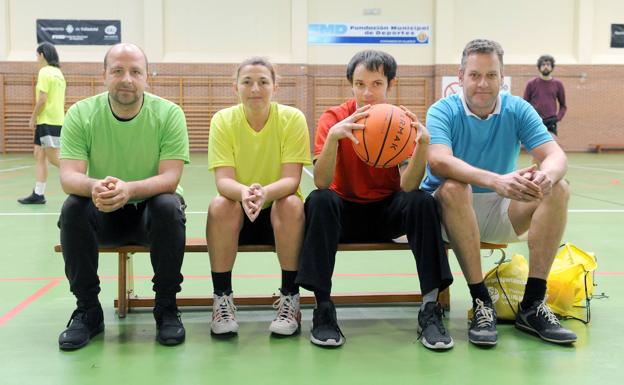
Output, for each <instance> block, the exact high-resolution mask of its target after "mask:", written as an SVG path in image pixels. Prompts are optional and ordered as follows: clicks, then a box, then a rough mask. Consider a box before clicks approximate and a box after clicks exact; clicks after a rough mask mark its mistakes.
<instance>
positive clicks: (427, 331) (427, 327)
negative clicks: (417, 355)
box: [418, 302, 453, 350]
mask: <svg viewBox="0 0 624 385" xmlns="http://www.w3.org/2000/svg"><path fill="white" fill-rule="evenodd" d="M443 315H444V311H443V310H442V308H441V307H440V304H439V303H436V302H427V303H426V304H425V305H424V306H421V307H420V311H419V312H418V338H419V339H420V342H422V344H423V345H425V347H427V348H429V349H433V350H447V349H450V348H452V347H453V339H452V338H451V336H450V335H449V333H448V332H447V331H446V329H445V328H444V324H443V323H442V316H443Z"/></svg>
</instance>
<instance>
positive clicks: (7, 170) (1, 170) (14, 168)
mask: <svg viewBox="0 0 624 385" xmlns="http://www.w3.org/2000/svg"><path fill="white" fill-rule="evenodd" d="M31 167H32V165H30V166H18V167H12V168H3V169H0V172H11V171H17V170H22V169H25V168H31Z"/></svg>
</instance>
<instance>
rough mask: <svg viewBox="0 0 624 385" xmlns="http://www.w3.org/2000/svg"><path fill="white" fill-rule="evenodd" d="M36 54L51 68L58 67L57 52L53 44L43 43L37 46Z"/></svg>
mask: <svg viewBox="0 0 624 385" xmlns="http://www.w3.org/2000/svg"><path fill="white" fill-rule="evenodd" d="M37 53H38V54H41V55H43V58H44V59H45V61H46V62H47V63H48V65H51V66H52V67H57V68H58V67H60V66H61V64H60V63H59V56H58V52H56V48H55V47H54V45H53V44H51V43H48V42H45V43H41V44H39V46H38V47H37Z"/></svg>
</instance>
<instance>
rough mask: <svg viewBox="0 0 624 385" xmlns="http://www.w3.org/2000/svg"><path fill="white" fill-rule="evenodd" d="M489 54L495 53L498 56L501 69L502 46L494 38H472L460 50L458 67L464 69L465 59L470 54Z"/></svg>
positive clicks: (503, 52)
mask: <svg viewBox="0 0 624 385" xmlns="http://www.w3.org/2000/svg"><path fill="white" fill-rule="evenodd" d="M475 53H478V54H490V53H495V54H496V56H498V61H499V62H500V68H501V70H502V69H503V55H504V54H505V51H503V47H501V45H500V44H498V43H497V42H495V41H494V40H488V39H474V40H471V41H469V42H468V44H466V46H465V47H464V51H463V52H462V58H461V67H460V69H461V70H462V71H463V70H464V69H466V61H467V60H468V56H470V55H472V54H475Z"/></svg>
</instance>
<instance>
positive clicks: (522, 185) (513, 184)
mask: <svg viewBox="0 0 624 385" xmlns="http://www.w3.org/2000/svg"><path fill="white" fill-rule="evenodd" d="M536 170H537V166H536V165H532V166H530V167H526V168H523V169H520V170H516V171H514V172H510V173H509V174H504V175H499V176H498V178H497V179H496V181H495V186H494V191H496V192H497V193H498V194H499V195H501V196H504V197H506V198H509V199H513V200H517V201H521V202H532V201H535V200H538V199H542V198H543V192H542V189H541V188H540V186H539V185H538V184H537V183H535V182H534V181H532V180H531V178H529V177H528V176H532V175H533V174H534V173H535V172H536Z"/></svg>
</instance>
